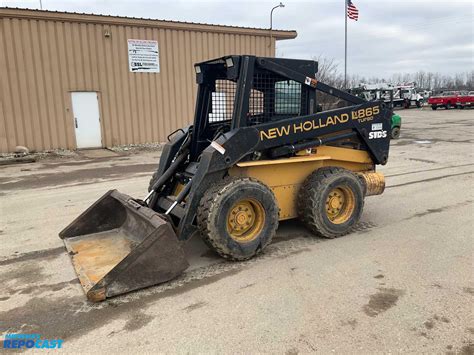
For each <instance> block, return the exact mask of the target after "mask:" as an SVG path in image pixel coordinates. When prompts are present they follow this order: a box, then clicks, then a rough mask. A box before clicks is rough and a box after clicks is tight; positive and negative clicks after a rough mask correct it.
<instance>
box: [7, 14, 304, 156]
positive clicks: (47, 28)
mask: <svg viewBox="0 0 474 355" xmlns="http://www.w3.org/2000/svg"><path fill="white" fill-rule="evenodd" d="M1 11H2V10H1V9H0V49H1V50H0V74H1V78H0V80H1V83H0V152H8V151H12V150H13V149H14V148H15V146H17V145H26V146H27V147H29V148H30V149H35V150H48V149H54V148H67V149H75V148H76V142H75V131H74V123H73V122H74V117H73V113H72V107H71V94H70V93H71V91H96V92H98V96H99V109H100V117H101V129H102V144H103V146H105V147H107V146H114V145H120V144H130V143H144V142H162V141H165V140H166V136H167V135H168V134H169V133H170V132H172V131H174V130H175V129H177V128H179V127H182V126H185V125H187V124H189V123H190V122H192V119H193V111H194V103H195V91H196V90H195V89H196V85H195V78H194V68H193V63H195V62H199V61H203V60H207V59H210V58H213V57H219V56H222V55H225V54H255V55H259V56H274V52H275V35H273V36H274V37H273V40H272V43H271V46H270V37H269V36H268V32H266V31H263V30H260V32H258V31H256V32H257V34H252V33H251V31H250V30H247V31H242V33H239V32H238V30H232V31H231V30H229V28H227V29H226V28H225V27H221V26H208V25H207V26H204V25H203V26H202V27H205V29H203V30H200V28H199V26H196V25H190V26H188V28H189V29H188V28H184V29H183V28H180V27H178V26H174V27H173V24H174V23H170V25H171V26H165V24H166V23H161V22H158V25H156V24H155V23H156V22H154V21H147V22H146V23H144V24H140V23H139V22H138V21H137V23H132V24H127V23H116V22H114V21H113V18H108V17H104V18H105V20H106V21H105V20H104V22H102V23H97V21H96V17H99V16H88V17H86V18H85V20H84V22H81V21H80V20H67V19H65V18H64V17H62V18H58V19H42V18H35V17H34V16H23V17H21V18H15V17H13V16H12V17H1ZM30 12H31V13H33V12H32V11H30ZM89 19H92V20H89ZM154 24H155V25H154ZM231 29H232V28H231ZM106 30H107V31H108V32H109V33H110V35H111V36H110V37H105V36H104V32H105V31H106ZM226 31H229V32H230V33H226ZM292 33H293V34H294V36H296V33H294V32H292ZM294 36H293V37H294ZM127 39H148V40H157V41H158V45H159V51H160V57H159V60H160V73H131V72H129V67H128V49H127Z"/></svg>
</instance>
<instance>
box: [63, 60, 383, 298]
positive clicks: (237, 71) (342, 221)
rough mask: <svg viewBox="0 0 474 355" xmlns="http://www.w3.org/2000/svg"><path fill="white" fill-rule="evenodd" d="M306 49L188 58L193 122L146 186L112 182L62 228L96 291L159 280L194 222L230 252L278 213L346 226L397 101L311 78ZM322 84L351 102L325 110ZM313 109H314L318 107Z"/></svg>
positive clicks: (256, 242)
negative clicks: (137, 192)
mask: <svg viewBox="0 0 474 355" xmlns="http://www.w3.org/2000/svg"><path fill="white" fill-rule="evenodd" d="M317 70H318V63H317V62H315V61H311V60H295V59H279V58H263V57H255V56H249V55H239V56H236V55H231V56H226V57H222V58H218V59H214V60H209V61H206V62H202V63H197V64H195V72H196V81H197V84H198V90H197V100H196V110H195V116H194V122H193V125H191V126H189V127H183V128H180V129H178V130H177V131H175V132H173V133H172V134H171V135H170V136H169V137H168V140H169V142H168V143H167V144H166V145H165V146H164V148H163V152H162V155H161V158H160V162H159V165H158V168H157V170H156V172H155V173H154V174H153V177H152V179H151V181H150V185H149V188H148V194H147V195H146V197H144V198H143V199H136V198H132V197H130V196H127V195H125V194H123V193H120V192H118V191H116V190H112V191H109V192H107V193H106V194H105V195H104V196H102V197H101V198H100V199H99V200H98V201H97V202H95V203H94V204H93V205H92V206H91V207H89V208H88V209H87V210H86V211H85V212H84V213H82V214H81V215H80V216H79V217H78V218H76V220H74V221H73V222H72V223H71V224H70V225H69V226H68V227H66V228H65V229H64V230H63V231H61V233H60V234H59V235H60V237H61V238H62V239H63V240H64V243H65V245H66V248H67V250H68V252H69V254H70V255H71V258H72V262H73V265H74V267H75V269H76V273H77V275H78V276H79V280H80V282H81V284H82V286H83V288H84V290H85V292H86V294H87V297H88V299H90V300H92V301H100V300H104V299H105V298H107V297H112V296H115V295H119V294H122V293H126V292H129V291H132V290H136V289H139V288H143V287H147V286H151V285H155V284H158V283H162V282H166V281H168V280H171V279H173V278H174V277H176V276H177V275H179V274H181V273H182V272H183V271H184V270H185V269H186V268H187V267H188V266H189V265H188V262H187V260H186V258H185V255H184V252H183V248H182V246H183V243H185V242H186V241H187V240H188V239H189V238H190V237H191V236H192V235H193V234H194V233H195V232H199V233H200V235H201V236H202V238H203V239H204V241H205V242H206V243H207V245H208V246H209V247H210V248H212V249H213V250H215V251H216V252H217V253H218V254H219V255H221V256H222V257H224V258H227V259H230V260H246V259H249V258H251V257H253V256H255V255H256V254H258V253H260V252H262V251H263V250H264V249H265V247H266V246H267V245H268V244H269V243H270V242H271V240H272V238H273V236H274V235H275V233H276V229H277V227H278V222H279V221H281V220H286V219H292V218H299V219H300V220H301V222H302V223H303V224H304V225H305V226H306V227H307V228H309V230H311V231H312V232H313V233H314V234H315V235H318V236H320V237H325V238H335V237H339V236H342V235H344V234H347V233H349V232H350V231H351V228H352V227H353V226H354V225H355V224H356V223H357V221H358V220H359V218H360V216H361V213H362V208H363V205H364V198H365V197H366V196H370V195H377V194H381V193H382V192H383V190H384V187H385V182H384V177H383V175H382V174H380V173H377V172H376V171H375V166H376V165H377V164H386V162H387V159H388V153H389V147H390V130H391V124H390V118H391V116H392V111H391V109H390V108H388V107H386V106H385V104H384V103H383V102H367V101H365V100H363V99H361V98H359V97H356V96H353V95H351V94H349V93H347V92H345V91H343V90H338V89H336V88H334V87H331V86H329V85H326V84H324V83H321V82H319V81H317V80H316V73H317ZM320 92H322V93H324V94H326V95H332V96H335V97H336V98H338V99H340V100H343V101H345V102H346V103H347V106H346V107H343V108H337V109H333V110H326V111H320V110H318V108H319V107H320V105H318V95H319V93H320ZM319 111H320V112H319Z"/></svg>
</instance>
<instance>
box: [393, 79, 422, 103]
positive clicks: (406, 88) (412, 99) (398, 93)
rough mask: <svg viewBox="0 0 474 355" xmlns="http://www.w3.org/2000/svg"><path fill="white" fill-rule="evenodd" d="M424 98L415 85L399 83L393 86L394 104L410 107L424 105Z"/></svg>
mask: <svg viewBox="0 0 474 355" xmlns="http://www.w3.org/2000/svg"><path fill="white" fill-rule="evenodd" d="M423 101H424V98H423V96H422V95H421V94H420V93H418V92H417V90H416V88H415V86H414V85H413V84H412V85H398V86H394V87H393V104H394V105H395V106H402V107H404V108H410V107H412V106H416V107H421V106H423Z"/></svg>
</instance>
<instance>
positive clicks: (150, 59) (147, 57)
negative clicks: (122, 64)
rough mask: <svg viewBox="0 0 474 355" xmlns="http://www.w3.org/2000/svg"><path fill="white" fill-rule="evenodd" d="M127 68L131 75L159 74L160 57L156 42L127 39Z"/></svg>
mask: <svg viewBox="0 0 474 355" xmlns="http://www.w3.org/2000/svg"><path fill="white" fill-rule="evenodd" d="M128 67H129V69H130V71H131V72H132V73H159V72H160V56H159V52H158V42H157V41H148V40H142V39H129V40H128Z"/></svg>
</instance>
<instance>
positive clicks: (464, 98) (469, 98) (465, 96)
mask: <svg viewBox="0 0 474 355" xmlns="http://www.w3.org/2000/svg"><path fill="white" fill-rule="evenodd" d="M473 106H474V91H469V92H464V93H462V94H460V95H459V96H458V101H457V107H458V108H460V109H463V108H464V107H473Z"/></svg>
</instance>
